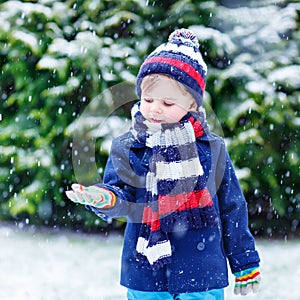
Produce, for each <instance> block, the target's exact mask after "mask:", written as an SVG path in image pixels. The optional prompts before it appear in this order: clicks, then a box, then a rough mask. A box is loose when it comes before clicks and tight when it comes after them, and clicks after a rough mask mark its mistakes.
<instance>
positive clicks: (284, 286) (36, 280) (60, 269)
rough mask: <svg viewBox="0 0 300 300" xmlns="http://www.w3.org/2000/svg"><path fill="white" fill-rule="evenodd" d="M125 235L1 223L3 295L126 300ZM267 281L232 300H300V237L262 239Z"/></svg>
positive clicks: (16, 299) (23, 299)
mask: <svg viewBox="0 0 300 300" xmlns="http://www.w3.org/2000/svg"><path fill="white" fill-rule="evenodd" d="M121 247H122V236H120V235H109V236H108V237H105V236H103V235H97V236H95V235H84V234H79V233H70V232H65V231H63V232H62V231H58V232H47V231H46V232H44V231H35V230H21V229H16V228H14V227H10V226H6V225H1V224H0V299H1V300H27V299H28V300H29V299H30V300H60V299H62V300H68V299H72V300H102V299H103V300H119V299H120V300H121V299H126V296H125V295H126V289H125V288H123V287H121V286H120V285H119V272H120V255H121ZM257 248H258V250H259V251H260V254H261V258H262V265H261V271H262V275H263V281H262V284H261V290H260V292H259V293H258V294H257V295H251V296H247V297H242V296H235V295H234V294H233V276H232V275H230V282H231V283H230V286H229V287H228V288H226V290H225V295H226V300H240V299H243V300H252V299H259V300H267V299H270V300H281V299H287V300H299V299H300V285H299V278H300V241H299V240H292V241H268V240H258V241H257Z"/></svg>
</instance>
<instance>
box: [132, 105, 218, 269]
mask: <svg viewBox="0 0 300 300" xmlns="http://www.w3.org/2000/svg"><path fill="white" fill-rule="evenodd" d="M139 104H140V103H137V104H136V105H134V106H133V108H132V112H131V113H132V128H131V132H132V134H133V135H134V137H135V138H136V139H137V140H138V142H139V143H142V144H145V146H147V147H149V148H151V149H152V153H153V156H152V158H151V159H150V162H149V171H148V173H147V175H146V196H145V202H146V205H145V207H144V211H143V220H142V225H141V229H140V234H139V237H138V241H137V245H136V253H135V255H136V258H137V259H138V260H139V261H140V262H141V263H147V262H148V263H149V264H150V267H151V268H152V269H153V270H157V269H159V268H161V267H163V265H165V264H167V263H170V262H171V256H172V252H171V243H170V240H169V238H168V233H170V232H175V231H180V230H189V229H198V228H201V227H205V226H211V227H212V226H218V221H217V215H216V211H215V208H214V206H213V202H212V198H211V195H210V193H209V191H208V188H207V186H206V178H205V174H204V171H203V168H202V165H201V163H200V159H199V156H198V151H197V145H196V138H198V137H200V136H202V135H204V134H205V132H204V127H203V126H206V122H205V121H204V114H203V112H189V113H188V114H187V115H186V116H185V117H184V118H183V119H182V120H181V121H180V122H178V123H173V124H157V123H151V122H149V121H147V120H146V119H145V118H144V117H143V115H142V114H141V112H140V109H139Z"/></svg>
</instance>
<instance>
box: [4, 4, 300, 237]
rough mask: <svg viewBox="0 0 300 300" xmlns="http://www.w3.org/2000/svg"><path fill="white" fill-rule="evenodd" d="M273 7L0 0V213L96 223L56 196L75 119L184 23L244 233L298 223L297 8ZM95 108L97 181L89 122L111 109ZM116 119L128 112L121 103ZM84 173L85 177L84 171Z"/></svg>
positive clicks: (65, 173)
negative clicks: (197, 53) (228, 160)
mask: <svg viewBox="0 0 300 300" xmlns="http://www.w3.org/2000/svg"><path fill="white" fill-rule="evenodd" d="M276 3H277V4H274V1H268V0H264V1H255V0H252V1H241V2H239V5H232V2H231V1H192V0H191V1H187V0H180V1H152V0H147V1H137V0H127V1H108V0H105V1H94V0H78V1H76V0H67V1H53V0H38V1H32V2H28V1H5V2H4V3H2V4H1V8H0V68H1V72H0V90H1V102H0V128H1V134H0V163H1V164H0V206H1V209H0V218H1V219H14V220H17V221H20V220H21V221H24V220H25V221H26V222H27V223H30V224H48V225H60V226H64V225H68V226H69V225H70V224H73V225H76V226H77V225H78V226H85V227H86V228H91V227H93V226H95V225H96V226H98V225H100V226H104V224H103V223H101V222H100V221H99V220H97V219H96V218H95V217H94V216H93V215H92V214H91V213H89V212H86V211H85V210H84V208H82V207H79V206H78V207H77V206H75V205H73V204H71V203H69V202H68V200H67V199H66V197H65V195H64V191H65V190H66V189H67V188H69V185H70V183H72V182H74V181H75V180H76V178H75V176H74V169H73V162H72V149H74V147H75V146H76V145H74V144H73V134H74V130H73V129H74V126H75V124H76V121H77V120H78V118H79V117H80V116H81V114H82V112H83V111H84V109H85V108H86V107H87V106H88V104H90V103H91V101H92V100H93V99H95V98H96V97H98V96H99V95H100V94H101V93H102V92H103V91H105V90H106V89H107V88H109V87H112V86H115V85H116V84H119V83H121V82H124V81H134V78H135V75H136V74H137V71H138V68H139V66H140V64H141V63H142V61H143V59H144V57H145V55H147V54H149V53H150V51H152V50H153V49H154V48H155V47H156V46H158V45H159V44H161V43H162V42H164V41H166V40H167V37H168V35H169V34H170V32H171V31H172V30H173V29H174V28H178V27H190V28H191V29H193V30H194V31H195V33H196V34H197V36H198V38H199V40H200V50H201V52H202V54H203V56H204V59H205V61H206V62H207V63H208V67H209V68H208V78H207V95H206V96H207V97H206V99H207V101H208V102H209V104H210V105H211V107H212V109H213V110H214V112H215V113H216V115H217V117H218V119H219V120H220V121H221V124H222V127H223V131H224V135H225V137H226V141H227V142H228V147H229V151H230V154H231V156H232V158H233V160H234V162H235V165H236V167H237V169H239V172H238V174H240V175H241V177H240V181H241V184H242V187H243V189H244V192H245V195H246V198H247V201H248V203H249V209H250V210H249V211H250V216H251V224H252V229H253V231H254V232H257V233H260V232H263V233H268V234H271V233H272V231H273V230H276V229H278V227H281V228H283V230H284V231H285V230H287V231H288V230H292V231H295V230H296V229H297V228H299V224H298V223H299V221H297V220H299V219H300V208H299V205H300V189H299V184H297V182H298V178H299V168H300V157H299V149H300V144H299V143H300V142H299V140H300V139H299V125H300V121H299V120H300V116H299V107H300V105H299V104H300V100H299V99H300V95H299V88H300V82H299V78H300V70H299V68H300V67H299V48H300V47H299V43H300V42H299V41H300V36H299V35H300V34H299V32H300V31H299V10H300V6H299V3H297V2H296V1H277V2H276ZM221 4H224V5H226V6H222V5H221ZM100 104H101V106H100V107H101V109H99V110H97V114H95V116H93V118H89V119H86V121H87V124H86V125H88V126H90V128H91V132H92V134H91V137H92V138H94V139H95V144H96V148H95V149H96V150H95V151H96V152H97V153H96V158H97V167H98V170H99V173H100V175H101V172H102V170H103V168H104V164H105V161H106V158H107V147H106V146H105V145H107V136H106V135H104V136H103V135H102V136H100V135H99V136H97V130H96V129H97V118H99V122H102V120H103V117H105V116H106V114H107V112H108V111H111V105H112V103H111V102H109V101H104V100H103V101H102V102H100ZM120 113H121V117H123V118H124V117H125V118H126V117H128V116H129V105H127V106H124V108H123V109H122V110H121V112H120ZM94 117H95V118H94ZM115 120H117V121H116V122H119V121H120V120H122V119H120V117H118V118H116V119H115ZM108 124H112V122H111V123H108ZM111 128H112V129H113V128H115V127H111ZM106 132H107V131H106ZM95 133H96V134H95ZM110 133H111V132H109V130H108V134H110ZM88 155H89V151H88V149H87V156H88ZM87 159H88V158H87ZM86 178H87V181H88V180H89V179H91V174H89V172H88V171H87V174H86Z"/></svg>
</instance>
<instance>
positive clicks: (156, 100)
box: [140, 75, 196, 123]
mask: <svg viewBox="0 0 300 300" xmlns="http://www.w3.org/2000/svg"><path fill="white" fill-rule="evenodd" d="M150 76H151V75H150ZM147 82H148V80H147V81H146V84H144V85H143V83H142V86H141V87H142V95H141V108H140V109H141V113H142V115H143V116H144V118H145V119H146V120H148V121H150V122H153V123H176V122H178V121H180V120H181V119H182V117H184V116H185V115H186V113H187V112H188V111H195V109H196V104H195V101H194V99H193V97H192V95H191V94H190V93H188V92H187V91H186V90H185V89H184V88H183V86H180V84H179V83H178V82H175V80H173V79H171V78H170V77H167V76H164V75H155V79H154V80H153V81H152V82H151V80H150V81H149V82H148V83H147Z"/></svg>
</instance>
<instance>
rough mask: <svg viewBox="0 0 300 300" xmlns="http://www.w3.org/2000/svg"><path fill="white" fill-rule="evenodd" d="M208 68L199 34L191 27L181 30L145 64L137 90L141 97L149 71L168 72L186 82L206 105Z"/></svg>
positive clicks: (152, 54) (198, 100)
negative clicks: (204, 97)
mask: <svg viewBox="0 0 300 300" xmlns="http://www.w3.org/2000/svg"><path fill="white" fill-rule="evenodd" d="M206 72H207V67H206V64H205V62H204V61H203V58H202V55H201V53H200V51H199V43H198V39H197V37H196V35H195V34H194V33H193V32H192V31H191V30H189V29H177V30H175V31H174V32H173V33H171V34H170V36H169V39H168V42H167V43H164V44H162V45H160V46H159V47H157V48H156V49H155V50H154V51H153V52H152V53H151V54H150V55H149V56H148V57H147V58H146V60H145V61H144V63H143V64H142V65H141V67H140V70H139V73H138V75H137V82H136V93H137V95H138V97H141V93H142V91H141V83H142V80H143V78H144V77H145V76H147V75H149V74H154V73H157V74H165V75H168V76H170V77H172V78H174V79H175V80H177V81H178V82H180V83H182V84H183V85H184V86H185V87H186V89H187V90H188V91H189V92H190V93H191V94H192V95H193V97H194V98H195V100H196V103H197V105H198V106H201V105H202V102H203V95H204V89H205V84H206Z"/></svg>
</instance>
